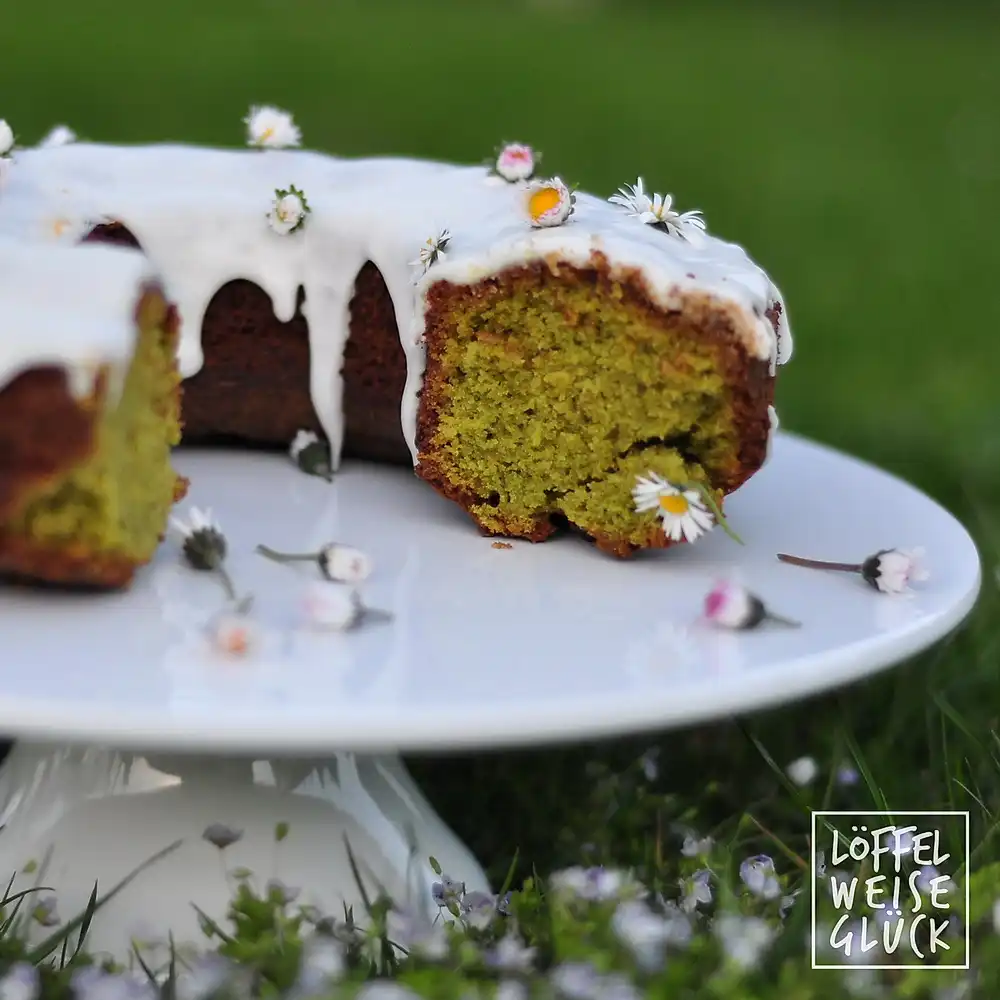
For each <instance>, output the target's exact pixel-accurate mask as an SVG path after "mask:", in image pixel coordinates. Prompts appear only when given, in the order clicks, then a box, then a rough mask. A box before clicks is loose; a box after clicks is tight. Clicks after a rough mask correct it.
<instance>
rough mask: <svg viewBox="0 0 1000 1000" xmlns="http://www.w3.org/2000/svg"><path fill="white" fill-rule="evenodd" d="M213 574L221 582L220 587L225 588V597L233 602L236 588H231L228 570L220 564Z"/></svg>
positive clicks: (231, 582)
mask: <svg viewBox="0 0 1000 1000" xmlns="http://www.w3.org/2000/svg"><path fill="white" fill-rule="evenodd" d="M215 572H216V573H218V574H219V579H220V580H221V581H222V586H223V587H224V588H225V591H226V596H227V597H228V598H229V600H231V601H235V600H236V587H234V586H233V578H232V577H231V576H230V575H229V570H227V569H226V567H225V566H223V565H221V564H220V565H219V566H216V567H215Z"/></svg>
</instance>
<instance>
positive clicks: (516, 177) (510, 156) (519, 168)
mask: <svg viewBox="0 0 1000 1000" xmlns="http://www.w3.org/2000/svg"><path fill="white" fill-rule="evenodd" d="M540 159H541V157H540V156H539V155H538V154H537V153H536V152H535V151H534V150H533V149H532V148H531V147H530V146H525V145H524V144H523V143H520V142H508V143H507V144H506V145H504V146H503V147H502V148H501V149H500V151H499V152H498V153H497V158H496V162H495V163H494V165H493V173H495V174H496V175H497V176H498V177H502V178H503V179H504V180H505V181H507V182H508V183H509V184H516V183H517V182H518V181H528V180H531V178H532V177H533V176H534V173H535V167H536V166H537V165H538V161H539V160H540Z"/></svg>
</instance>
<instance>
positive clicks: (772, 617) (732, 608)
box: [704, 580, 799, 631]
mask: <svg viewBox="0 0 1000 1000" xmlns="http://www.w3.org/2000/svg"><path fill="white" fill-rule="evenodd" d="M704 607H705V618H706V619H707V620H708V621H710V622H711V623H712V624H713V625H718V626H719V627H721V628H728V629H736V630H741V631H745V630H748V629H753V628H757V627H758V626H759V625H761V624H762V623H763V622H765V621H773V622H775V623H776V624H779V625H787V626H789V627H792V628H797V627H798V625H799V622H796V621H793V620H792V619H791V618H783V617H782V616H781V615H776V614H773V613H772V612H770V611H769V610H768V609H767V607H766V606H765V604H764V602H763V601H762V600H761V599H760V598H759V597H756V596H755V595H754V594H751V593H750V591H748V590H747V589H746V588H745V587H741V586H740V585H739V584H738V583H733V582H732V581H730V580H721V581H719V582H718V583H717V584H716V585H715V586H714V587H713V588H712V589H711V590H710V591H709V592H708V594H707V595H706V596H705V605H704Z"/></svg>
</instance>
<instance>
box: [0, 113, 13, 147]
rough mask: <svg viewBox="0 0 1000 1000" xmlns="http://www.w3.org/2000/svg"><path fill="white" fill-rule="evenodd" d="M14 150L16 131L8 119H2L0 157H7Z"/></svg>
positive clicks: (0, 125)
mask: <svg viewBox="0 0 1000 1000" xmlns="http://www.w3.org/2000/svg"><path fill="white" fill-rule="evenodd" d="M13 148H14V130H13V129H12V128H11V127H10V125H9V124H8V123H7V121H6V119H4V118H0V156H7V155H8V154H9V153H10V152H11V150H13Z"/></svg>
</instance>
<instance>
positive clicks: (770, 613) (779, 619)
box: [764, 611, 802, 628]
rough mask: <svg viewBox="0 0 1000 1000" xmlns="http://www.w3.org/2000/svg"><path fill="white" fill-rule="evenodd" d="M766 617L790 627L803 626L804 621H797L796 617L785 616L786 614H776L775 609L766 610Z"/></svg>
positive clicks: (770, 620) (777, 623)
mask: <svg viewBox="0 0 1000 1000" xmlns="http://www.w3.org/2000/svg"><path fill="white" fill-rule="evenodd" d="M764 617H765V618H766V619H767V620H768V621H769V622H774V623H775V624H776V625H785V626H787V627H788V628H801V627H802V622H797V621H796V620H795V619H794V618H785V617H784V615H776V614H774V612H773V611H766V612H765V613H764Z"/></svg>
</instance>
